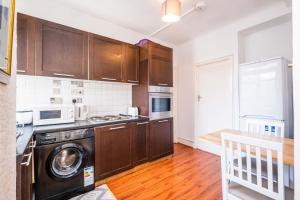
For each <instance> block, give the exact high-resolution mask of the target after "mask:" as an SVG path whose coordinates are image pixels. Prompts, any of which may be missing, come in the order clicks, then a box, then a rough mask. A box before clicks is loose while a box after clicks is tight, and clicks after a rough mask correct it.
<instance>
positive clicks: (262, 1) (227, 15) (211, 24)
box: [54, 0, 286, 44]
mask: <svg viewBox="0 0 300 200" xmlns="http://www.w3.org/2000/svg"><path fill="white" fill-rule="evenodd" d="M54 1H57V2H59V3H61V4H64V5H65V6H68V7H71V8H73V9H76V10H79V11H82V12H85V13H88V14H90V15H93V16H94V17H97V18H101V19H104V20H107V21H109V22H111V23H114V24H118V25H120V26H123V27H125V28H128V29H131V30H133V31H136V32H139V33H142V34H145V35H149V34H151V33H152V32H154V31H156V30H157V29H159V28H160V27H162V26H164V25H165V24H166V23H164V22H162V21H161V13H160V9H161V2H162V1H163V0H84V1H83V0H54ZM199 1H201V0H182V13H185V12H186V11H187V10H189V9H191V8H192V7H193V5H195V3H196V2H199ZM279 1H286V0H205V3H206V5H207V7H206V9H205V10H204V11H196V12H193V13H191V14H190V15H188V16H186V17H184V18H183V19H182V20H180V21H179V22H177V23H175V24H172V25H171V26H170V27H168V28H167V29H165V30H164V31H162V32H161V33H159V34H157V35H156V36H155V37H156V38H158V39H161V40H164V41H167V42H170V43H173V44H180V43H183V42H185V41H187V40H189V39H192V38H193V37H195V36H197V35H199V34H201V33H203V32H207V31H209V30H212V29H214V28H216V27H218V26H222V25H224V24H227V23H230V22H231V21H233V20H235V19H238V18H240V17H243V16H245V15H249V14H250V13H252V12H254V11H256V10H258V9H262V8H265V7H267V6H270V5H272V4H274V3H277V2H279ZM225 8H226V9H225Z"/></svg>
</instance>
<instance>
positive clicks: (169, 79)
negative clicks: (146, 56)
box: [149, 58, 173, 87]
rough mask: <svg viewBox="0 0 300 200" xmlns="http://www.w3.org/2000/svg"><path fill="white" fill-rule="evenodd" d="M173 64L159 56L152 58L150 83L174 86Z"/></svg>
mask: <svg viewBox="0 0 300 200" xmlns="http://www.w3.org/2000/svg"><path fill="white" fill-rule="evenodd" d="M172 71H173V70H172V64H171V62H169V61H166V60H162V59H159V58H152V59H151V66H150V83H149V84H150V85H157V86H169V87H171V86H173V72H172Z"/></svg>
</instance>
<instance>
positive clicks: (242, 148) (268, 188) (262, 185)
mask: <svg viewBox="0 0 300 200" xmlns="http://www.w3.org/2000/svg"><path fill="white" fill-rule="evenodd" d="M243 153H244V154H243ZM235 155H237V164H233V163H234V157H235ZM243 155H245V157H246V159H245V160H243V159H242V156H243ZM263 157H265V158H266V162H267V164H266V167H267V177H268V178H267V179H265V178H263V177H262V171H263V169H262V158H263ZM275 157H276V158H277V159H275V160H273V159H272V158H275ZM251 158H254V159H255V163H253V162H252V161H251V160H253V159H251ZM244 162H246V163H244ZM274 163H276V166H277V167H276V168H274ZM221 165H222V190H223V200H231V199H234V200H240V199H244V200H248V199H249V200H251V199H253V200H254V199H255V200H259V199H263V200H265V199H276V200H284V199H293V192H292V191H290V190H286V191H285V188H284V184H283V145H282V143H278V142H274V141H268V140H262V139H257V138H253V137H248V136H240V135H234V134H228V133H222V157H221ZM243 165H244V166H246V169H243ZM253 169H255V173H253ZM274 170H276V172H277V173H276V174H277V177H274V175H273V172H274ZM285 196H286V198H285Z"/></svg>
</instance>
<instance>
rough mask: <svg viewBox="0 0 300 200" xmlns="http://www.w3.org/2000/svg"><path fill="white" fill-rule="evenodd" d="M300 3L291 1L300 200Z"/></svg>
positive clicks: (299, 193)
mask: <svg viewBox="0 0 300 200" xmlns="http://www.w3.org/2000/svg"><path fill="white" fill-rule="evenodd" d="M299 10H300V1H298V0H294V1H293V35H294V39H293V45H294V59H293V73H294V120H295V121H294V122H295V123H294V125H295V128H294V131H295V134H294V135H295V141H294V142H295V144H294V155H297V156H295V169H296V170H295V199H300V171H299V169H300V157H299V152H300V134H299V133H300V37H299V36H300V12H299Z"/></svg>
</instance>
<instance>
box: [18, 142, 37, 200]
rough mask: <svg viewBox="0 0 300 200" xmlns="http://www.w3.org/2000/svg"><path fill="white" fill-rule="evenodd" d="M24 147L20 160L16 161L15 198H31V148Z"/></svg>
mask: <svg viewBox="0 0 300 200" xmlns="http://www.w3.org/2000/svg"><path fill="white" fill-rule="evenodd" d="M31 144H32V142H30V144H29V145H28V147H27V148H26V150H25V152H24V154H23V156H22V159H21V161H18V160H17V163H16V172H17V176H16V199H17V200H32V196H33V195H32V194H33V159H32V158H33V157H34V156H33V148H32V147H31V146H30V145H31Z"/></svg>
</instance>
